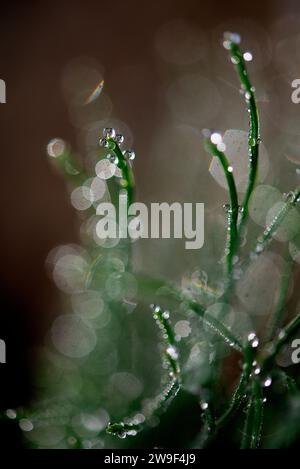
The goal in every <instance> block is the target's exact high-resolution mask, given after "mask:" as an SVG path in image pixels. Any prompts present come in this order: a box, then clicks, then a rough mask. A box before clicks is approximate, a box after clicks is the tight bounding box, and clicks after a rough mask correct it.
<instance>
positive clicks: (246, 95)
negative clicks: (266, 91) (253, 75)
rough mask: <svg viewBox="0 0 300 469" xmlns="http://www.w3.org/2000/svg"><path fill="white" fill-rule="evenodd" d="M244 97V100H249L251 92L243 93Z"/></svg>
mask: <svg viewBox="0 0 300 469" xmlns="http://www.w3.org/2000/svg"><path fill="white" fill-rule="evenodd" d="M245 99H246V101H250V99H251V93H250V92H249V91H246V93H245Z"/></svg>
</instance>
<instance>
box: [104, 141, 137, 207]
mask: <svg viewBox="0 0 300 469" xmlns="http://www.w3.org/2000/svg"><path fill="white" fill-rule="evenodd" d="M110 141H112V142H113V143H114V145H115V146H113V145H112V147H111V150H112V151H113V152H114V154H115V155H116V157H117V158H118V162H117V166H118V168H119V169H120V170H121V171H122V178H123V179H124V181H125V184H124V186H125V189H126V191H127V195H128V206H130V205H131V204H132V203H133V201H134V177H133V171H132V168H131V164H130V162H129V161H127V160H126V158H125V157H124V155H123V153H122V151H121V149H120V147H119V145H118V144H117V142H116V141H115V140H113V139H110Z"/></svg>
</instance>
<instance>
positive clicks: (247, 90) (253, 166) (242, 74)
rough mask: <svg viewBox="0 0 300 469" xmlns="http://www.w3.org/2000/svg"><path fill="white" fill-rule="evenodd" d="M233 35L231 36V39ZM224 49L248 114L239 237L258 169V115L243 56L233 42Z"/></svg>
mask: <svg viewBox="0 0 300 469" xmlns="http://www.w3.org/2000/svg"><path fill="white" fill-rule="evenodd" d="M233 36H234V35H231V37H233ZM224 45H225V47H226V48H227V49H228V50H229V52H230V55H231V61H232V63H233V64H234V65H235V69H236V71H237V74H238V77H239V80H240V83H241V86H242V90H243V92H244V96H245V100H246V105H247V110H248V113H249V126H250V128H249V136H248V156H249V178H248V185H247V189H246V193H245V196H244V200H243V202H242V213H241V219H240V222H239V227H238V232H239V235H240V234H241V232H242V229H243V226H244V224H245V221H246V220H247V217H248V211H249V201H250V197H251V195H252V192H253V189H254V185H255V180H256V174H257V168H258V154H259V143H260V127H259V115H258V109H257V105H256V99H255V94H254V88H253V86H252V85H251V82H250V79H249V75H248V71H247V68H246V65H245V60H244V57H243V54H242V52H241V50H240V48H239V46H238V44H237V42H236V41H234V40H229V41H225V43H224Z"/></svg>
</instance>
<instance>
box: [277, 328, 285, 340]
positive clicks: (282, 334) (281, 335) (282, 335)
mask: <svg viewBox="0 0 300 469" xmlns="http://www.w3.org/2000/svg"><path fill="white" fill-rule="evenodd" d="M285 337H286V333H285V331H283V330H281V331H280V332H279V333H278V339H279V340H282V339H285Z"/></svg>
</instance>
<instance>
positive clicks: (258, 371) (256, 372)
mask: <svg viewBox="0 0 300 469" xmlns="http://www.w3.org/2000/svg"><path fill="white" fill-rule="evenodd" d="M259 373H260V368H259V366H258V367H257V368H255V370H254V374H255V375H259Z"/></svg>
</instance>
